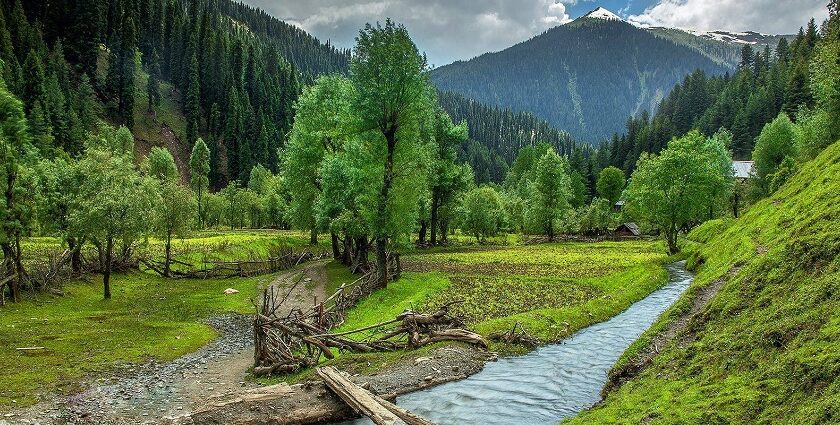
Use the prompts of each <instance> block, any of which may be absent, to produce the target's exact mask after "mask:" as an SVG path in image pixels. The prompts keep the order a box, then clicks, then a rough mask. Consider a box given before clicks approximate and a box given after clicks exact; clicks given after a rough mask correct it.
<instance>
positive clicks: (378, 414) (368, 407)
mask: <svg viewBox="0 0 840 425" xmlns="http://www.w3.org/2000/svg"><path fill="white" fill-rule="evenodd" d="M315 373H317V374H318V376H319V377H321V379H323V380H324V383H325V384H327V386H328V387H329V388H330V389H331V390H333V392H335V394H336V395H338V396H339V397H340V398H341V399H342V400H344V402H345V403H347V404H348V405H349V406H350V407H352V408H353V410H355V411H356V412H359V413H360V414H362V415H365V416H367V417H369V418H370V420H372V421H373V423H375V424H376V425H408V424H406V422H405V421H403V420H402V419H400V417H399V416H397V415H395V414H393V413H391V411H390V410H388V409H386V408H385V407H384V406H383V405H381V404H379V402H378V401H376V399H375V398H374V396H373V394H371V393H369V392H368V391H367V390H365V389H364V388H362V387H360V386H358V385H356V384H354V383H352V382H350V380H349V379H347V378H345V377H344V375H342V374H341V372H339V371H338V369H336V368H334V367H332V366H327V367H320V368H318V369H315Z"/></svg>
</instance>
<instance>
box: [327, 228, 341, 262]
mask: <svg viewBox="0 0 840 425" xmlns="http://www.w3.org/2000/svg"><path fill="white" fill-rule="evenodd" d="M330 243H331V244H332V251H333V258H334V259H336V260H338V259H340V258H341V247H340V246H339V245H338V235H337V234H335V232H330Z"/></svg>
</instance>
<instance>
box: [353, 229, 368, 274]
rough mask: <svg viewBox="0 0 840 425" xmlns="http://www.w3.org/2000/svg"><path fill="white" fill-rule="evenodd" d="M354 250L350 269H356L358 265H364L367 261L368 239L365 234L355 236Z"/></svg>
mask: <svg viewBox="0 0 840 425" xmlns="http://www.w3.org/2000/svg"><path fill="white" fill-rule="evenodd" d="M355 244H356V252H354V253H353V262H352V269H353V271H357V270H358V269H359V268H360V267H362V266H366V265H367V261H368V239H367V236H360V237H357V238H356V240H355Z"/></svg>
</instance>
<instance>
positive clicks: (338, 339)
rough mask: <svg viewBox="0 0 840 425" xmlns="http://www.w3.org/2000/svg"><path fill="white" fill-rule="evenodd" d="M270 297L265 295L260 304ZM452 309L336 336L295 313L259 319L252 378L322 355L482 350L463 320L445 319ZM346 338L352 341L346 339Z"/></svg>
mask: <svg viewBox="0 0 840 425" xmlns="http://www.w3.org/2000/svg"><path fill="white" fill-rule="evenodd" d="M272 298H273V296H272V295H269V294H268V293H266V294H265V298H264V299H265V300H270V299H272ZM267 305H270V301H265V302H264V306H263V311H266V310H267V307H266V306H267ZM451 305H452V303H450V304H447V305H444V306H442V307H441V308H440V309H439V310H438V311H436V312H434V313H431V314H426V313H418V312H415V311H411V310H408V311H405V312H403V313H401V314H400V315H398V316H397V317H396V318H395V319H393V320H388V321H385V322H381V323H377V324H375V325H372V326H366V327H364V328H360V329H355V330H350V331H344V332H338V333H330V332H328V331H327V330H326V329H325V327H322V326H319V325H318V320H317V317H316V316H313V315H306V314H301V312H299V311H297V312H295V311H293V312H292V313H290V314H289V315H288V316H286V317H276V316H275V317H272V316H267V315H264V314H258V315H257V318H256V320H255V329H254V333H255V335H256V336H257V341H256V350H255V362H256V364H255V367H254V374H255V375H258V376H260V375H268V374H272V373H280V372H292V371H296V370H298V369H300V368H304V367H311V366H314V365H316V364H318V361H319V359H320V357H321V356H324V357H326V358H328V359H331V358H333V356H334V355H333V352H332V349H338V350H339V351H349V352H356V353H370V352H382V351H394V350H398V349H415V348H419V347H422V346H425V345H428V344H432V343H435V342H441V341H460V342H465V343H468V344H473V345H476V346H479V347H482V348H487V342H486V341H485V340H484V338H483V337H482V336H481V335H479V334H476V333H474V332H470V331H468V330H465V329H462V327H463V321H462V320H461V319H460V318H458V317H453V316H451V315H450V314H449V307H450V306H451ZM275 311H276V309H271V310H269V311H268V312H269V314H271V313H273V312H275ZM319 311H320V310H319ZM360 334H361V335H360ZM350 335H355V336H356V338H354V339H351V338H349V336H350Z"/></svg>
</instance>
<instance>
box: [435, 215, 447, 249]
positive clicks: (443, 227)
mask: <svg viewBox="0 0 840 425" xmlns="http://www.w3.org/2000/svg"><path fill="white" fill-rule="evenodd" d="M438 222H439V225H438V230H440V237H439V238H438V241H437V245H446V244H447V243H449V220H440V219H438Z"/></svg>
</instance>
